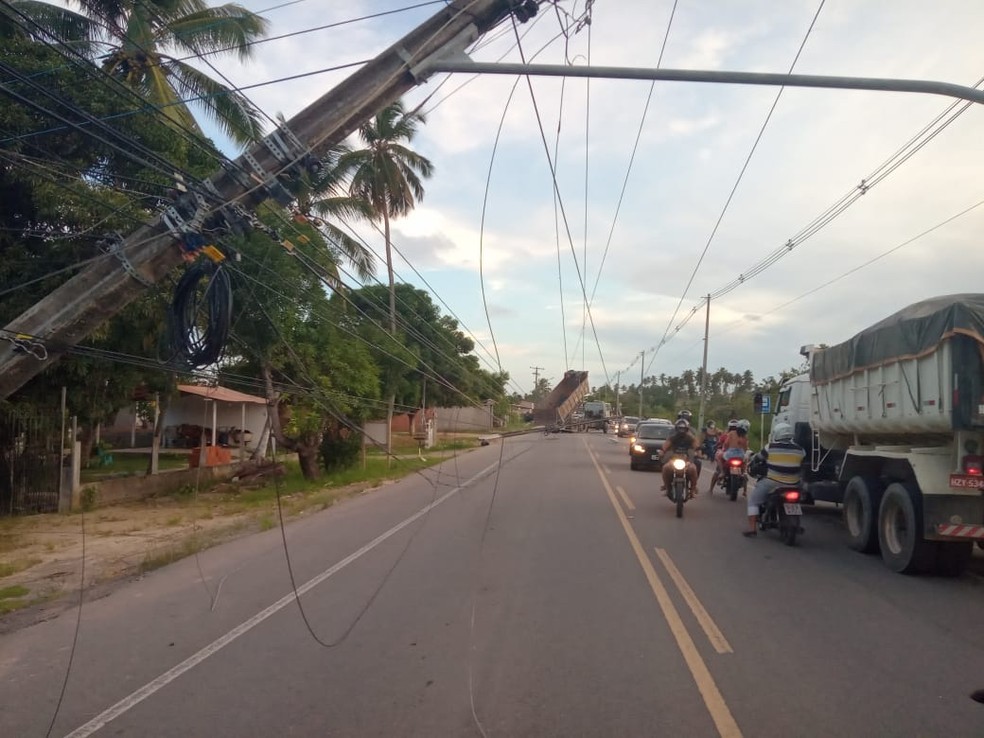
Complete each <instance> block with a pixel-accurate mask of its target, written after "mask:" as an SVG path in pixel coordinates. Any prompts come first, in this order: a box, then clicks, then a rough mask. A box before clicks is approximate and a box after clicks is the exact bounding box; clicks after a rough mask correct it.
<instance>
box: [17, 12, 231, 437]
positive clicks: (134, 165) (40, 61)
mask: <svg viewBox="0 0 984 738" xmlns="http://www.w3.org/2000/svg"><path fill="white" fill-rule="evenodd" d="M0 25H2V24H0ZM0 59H2V60H3V62H4V63H6V64H8V65H10V66H11V67H15V68H16V69H17V70H18V71H19V72H20V73H22V74H23V75H25V76H28V77H31V78H37V77H38V76H40V75H44V79H45V87H46V89H49V90H51V91H52V92H53V93H54V94H56V95H57V97H58V102H52V101H47V102H46V107H48V108H49V109H51V110H52V112H53V113H56V114H58V115H65V114H71V115H72V116H73V117H75V116H76V115H77V111H78V109H83V110H85V111H86V112H87V113H88V114H90V115H92V116H94V117H97V118H113V119H115V121H114V125H115V127H116V129H117V130H118V131H119V132H120V134H121V136H123V137H126V138H132V139H137V140H140V141H141V142H143V143H144V144H145V145H147V146H148V147H151V148H153V149H154V150H156V151H158V152H160V153H161V154H162V155H163V156H165V157H167V158H168V159H169V160H170V161H173V162H174V164H175V167H177V168H181V169H183V170H184V171H188V172H190V173H192V174H193V175H194V176H203V175H205V174H206V173H207V172H208V171H210V170H211V168H212V162H213V161H214V160H213V159H212V158H211V155H210V153H209V152H210V151H211V150H210V148H209V145H208V142H202V145H200V146H189V145H188V142H187V140H186V139H183V138H179V137H176V136H175V135H174V132H173V130H172V129H171V128H170V127H169V126H168V125H167V124H165V123H164V122H163V121H162V120H160V119H159V118H155V117H153V116H143V115H132V114H131V113H133V112H135V111H137V110H139V108H140V106H139V104H138V103H136V102H135V101H133V100H131V99H126V98H125V97H121V96H120V95H119V94H117V92H116V91H114V90H112V89H110V88H108V87H107V86H106V85H105V83H104V82H103V81H101V80H99V79H96V78H95V77H94V76H93V75H91V74H89V73H88V72H87V71H86V70H85V69H84V68H82V67H80V66H77V65H71V64H67V65H66V64H64V58H63V57H62V56H60V55H59V54H58V53H57V52H56V51H55V50H54V49H51V48H50V47H48V46H45V45H42V44H37V43H33V42H31V41H30V40H29V39H25V38H23V37H22V36H21V37H18V36H17V35H10V34H7V35H5V36H2V39H0ZM7 84H8V85H9V86H10V87H11V88H12V89H15V90H18V91H20V92H25V91H27V87H26V86H23V87H22V86H20V84H19V83H17V82H14V81H8V82H7ZM53 123H55V121H54V120H53V119H52V118H49V117H47V116H45V115H42V114H40V113H39V112H38V111H36V110H34V109H32V108H31V107H29V106H25V105H21V104H20V103H19V102H17V101H15V100H7V101H6V103H5V104H4V105H2V106H0V129H2V130H3V131H4V132H5V135H6V136H8V137H9V142H8V143H5V144H4V145H2V146H0V293H2V294H0V325H7V324H8V323H9V322H10V321H11V320H13V319H14V318H16V316H18V315H20V314H21V313H22V312H23V311H24V310H25V309H27V308H29V307H30V306H31V305H33V304H34V303H36V302H37V301H38V300H39V299H41V298H42V297H43V296H44V295H46V294H47V293H49V292H50V291H51V290H53V289H55V288H56V287H58V286H59V285H60V284H62V282H64V281H65V280H66V279H67V278H68V277H69V276H70V274H71V271H72V270H73V267H75V266H77V265H80V264H81V263H82V262H84V261H87V260H89V259H95V258H106V256H105V254H104V253H103V251H102V248H101V247H102V246H105V243H106V239H107V238H112V234H113V233H114V232H126V231H128V230H131V229H132V228H133V226H134V224H135V223H140V222H142V221H144V220H146V218H147V217H149V215H150V214H151V213H152V211H153V210H154V209H155V208H156V207H157V206H159V205H160V204H161V203H162V202H163V201H164V200H165V198H166V193H167V189H168V188H169V187H170V186H172V184H173V182H172V180H171V178H172V176H173V172H172V171H161V170H159V169H154V168H152V167H150V166H148V165H147V164H145V163H142V162H139V161H133V160H131V159H130V158H128V157H126V156H124V155H122V154H121V152H120V151H119V150H118V149H115V148H113V147H111V146H109V145H107V144H106V143H104V142H102V141H100V140H99V139H97V138H96V137H91V136H88V135H85V134H84V133H80V132H79V131H76V130H72V129H63V130H58V129H57V128H56V130H54V131H49V129H51V128H52V125H53ZM39 131H44V135H43V138H40V137H38V135H37V134H38V132H39ZM134 182H139V183H140V184H139V190H140V191H139V192H135V191H134V189H133V188H134ZM169 286H170V283H169V282H168V281H165V282H163V283H161V284H160V285H158V286H156V287H155V288H153V289H152V290H149V291H148V292H147V293H146V294H145V295H144V296H143V297H141V298H140V299H139V300H137V301H135V302H134V303H132V304H131V305H130V306H128V308H127V309H126V310H124V311H122V312H120V313H119V314H118V315H117V316H116V317H114V318H113V319H112V320H110V321H108V322H107V323H106V324H104V325H103V326H100V327H98V328H97V329H96V330H95V331H94V332H93V333H92V334H91V335H90V336H89V339H88V340H87V341H86V342H85V343H86V347H88V348H95V349H102V350H105V351H108V352H113V353H115V354H126V355H127V356H126V357H122V356H116V357H114V359H113V360H110V359H106V358H91V357H79V356H75V355H71V356H67V357H65V358H63V359H62V360H60V361H58V362H57V363H52V366H50V367H49V368H47V369H46V370H45V371H44V372H42V373H41V374H39V375H38V376H36V377H35V378H34V379H33V380H32V381H31V382H29V383H28V384H26V385H25V386H24V387H23V388H22V389H21V390H20V391H19V392H18V393H17V394H16V395H15V396H14V397H13V398H11V402H12V403H13V404H21V405H27V406H33V407H35V408H37V407H46V406H50V405H51V404H52V403H53V402H56V401H57V398H58V397H59V395H60V391H61V388H62V387H65V388H66V389H67V405H68V411H69V413H70V414H72V415H76V416H78V419H79V422H80V429H81V440H82V442H83V447H84V448H85V450H86V452H87V451H88V447H89V444H90V441H91V439H92V437H93V432H94V429H95V426H96V425H97V424H98V423H103V422H106V421H108V420H111V419H112V418H113V417H114V416H115V415H116V413H117V411H118V410H119V409H120V408H121V407H123V406H125V405H128V404H130V403H131V402H132V401H133V397H134V391H135V390H136V389H137V388H138V387H144V388H145V389H147V390H148V391H150V392H153V391H162V392H165V393H166V392H167V391H168V389H169V387H171V386H172V385H173V382H174V380H173V376H172V375H171V374H170V372H169V371H167V370H162V369H156V368H147V367H146V366H135V365H134V363H133V360H132V359H130V357H131V356H133V355H136V356H138V357H144V358H145V359H156V358H157V357H158V355H159V352H158V348H159V340H160V338H161V333H162V326H163V324H164V314H165V311H166V309H167V302H168V300H167V295H168V290H169ZM150 366H151V367H153V366H154V365H153V363H151V364H150Z"/></svg>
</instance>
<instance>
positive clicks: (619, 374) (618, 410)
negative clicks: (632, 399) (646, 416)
mask: <svg viewBox="0 0 984 738" xmlns="http://www.w3.org/2000/svg"><path fill="white" fill-rule="evenodd" d="M621 381H622V370H621V369H619V370H618V372H616V374H615V414H616V415H618V416H621V415H622V410H621V408H622V406H621V405H620V404H619V402H618V390H619V382H621Z"/></svg>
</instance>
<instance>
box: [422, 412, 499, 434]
mask: <svg viewBox="0 0 984 738" xmlns="http://www.w3.org/2000/svg"><path fill="white" fill-rule="evenodd" d="M492 411H493V408H492V407H491V406H489V407H484V408H478V407H437V408H434V417H435V420H436V421H437V431H438V433H482V432H485V431H490V430H492Z"/></svg>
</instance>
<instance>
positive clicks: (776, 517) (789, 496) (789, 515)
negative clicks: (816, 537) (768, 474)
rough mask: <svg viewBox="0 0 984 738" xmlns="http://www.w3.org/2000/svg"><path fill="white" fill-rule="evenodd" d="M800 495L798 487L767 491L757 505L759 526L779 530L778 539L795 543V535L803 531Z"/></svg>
mask: <svg viewBox="0 0 984 738" xmlns="http://www.w3.org/2000/svg"><path fill="white" fill-rule="evenodd" d="M801 499H802V495H801V493H800V491H799V488H798V487H777V488H776V489H774V490H772V491H771V492H770V493H769V496H768V498H767V499H766V501H765V502H763V503H762V504H761V505H759V528H760V529H761V530H763V531H766V530H769V529H770V528H776V529H778V530H779V540H780V541H782V542H783V543H785V544H786V545H787V546H795V545H796V536H798V535H799V534H800V533H802V532H803V528H802V527H801V526H800V519H801V518H802V517H803V508H802V506H801V505H800V500H801Z"/></svg>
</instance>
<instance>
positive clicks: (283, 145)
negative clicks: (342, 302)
mask: <svg viewBox="0 0 984 738" xmlns="http://www.w3.org/2000/svg"><path fill="white" fill-rule="evenodd" d="M537 1H538V0H537ZM536 7H537V2H532V1H531V0H525V1H524V2H522V3H517V2H516V1H515V0H454V2H451V3H450V4H449V5H447V6H446V7H444V8H441V10H440V11H439V12H438V13H436V14H435V15H434V16H433V17H431V18H430V19H429V20H427V21H425V22H424V23H423V24H421V25H420V26H418V27H417V28H415V29H414V30H413V31H411V32H410V33H408V34H407V35H406V36H404V37H403V38H402V39H400V40H399V41H397V42H396V43H395V44H393V45H392V46H391V47H390V48H388V49H387V50H386V51H384V52H382V53H381V54H379V55H378V56H377V57H376V58H375V59H373V60H372V61H370V62H368V63H367V64H366V65H365V66H363V67H362V68H360V69H359V70H358V71H357V72H355V73H354V74H352V75H351V76H350V77H349V78H348V79H346V80H345V81H344V82H342V83H341V84H339V85H338V86H337V87H335V88H334V89H332V90H331V91H330V92H328V93H326V94H325V95H323V96H322V97H321V98H320V99H318V100H317V101H316V102H314V103H312V104H311V105H309V106H308V107H307V108H305V109H304V110H303V111H301V112H300V113H298V114H297V115H296V116H294V117H293V118H291V119H290V120H289V121H287V122H286V124H285V125H283V126H281V127H280V128H278V130H277V131H275V132H273V133H272V134H270V135H269V136H267V138H266V139H264V141H263V142H261V143H259V144H256V145H254V146H253V147H251V148H250V149H249V150H248V151H247V152H246V153H244V154H243V155H242V156H240V157H239V158H238V159H237V160H236V162H235V165H236V166H235V167H230V168H229V169H226V170H224V171H221V172H219V173H217V174H216V175H214V176H213V177H211V178H210V180H209V181H208V183H207V185H208V187H207V189H208V190H209V194H210V195H211V198H210V199H211V202H209V201H208V200H205V199H203V198H201V196H199V197H198V199H197V201H196V202H195V203H194V204H195V207H196V211H195V215H194V217H190V218H188V217H187V216H186V214H183V213H180V212H179V211H178V210H177V209H174V208H170V209H166V211H165V213H164V215H162V216H158V217H157V218H155V219H154V221H153V222H151V223H148V224H146V225H143V226H141V227H140V228H138V229H137V230H136V231H135V232H134V233H132V234H130V235H129V236H128V237H126V238H125V239H123V241H122V242H120V243H118V244H117V245H116V246H115V247H114V249H113V252H114V255H115V258H114V257H113V256H107V257H106V258H105V259H100V260H99V261H97V262H95V263H94V264H91V265H90V266H88V267H86V268H85V269H84V270H82V271H81V272H79V273H78V274H77V275H76V276H75V277H73V278H72V279H70V280H68V281H67V282H66V283H65V284H63V285H62V286H61V287H59V288H58V289H56V290H55V291H54V292H52V293H51V294H50V295H48V296H47V297H45V298H44V299H43V300H41V301H40V302H38V303H37V304H35V305H34V306H33V307H31V308H30V309H29V310H27V311H25V312H24V313H22V314H21V315H19V316H18V317H17V318H15V319H14V320H12V321H11V322H10V323H8V324H7V325H6V326H5V327H4V329H3V333H0V337H3V338H6V340H2V341H0V399H2V398H5V397H8V396H9V395H11V394H12V393H14V392H15V391H17V390H18V389H19V388H20V387H22V386H23V385H24V384H25V383H26V382H27V381H28V380H30V379H31V378H32V377H33V376H34V375H36V374H38V373H39V372H40V371H41V370H43V369H44V368H45V367H47V366H49V365H50V364H51V362H52V361H54V360H56V359H57V358H58V357H59V356H60V355H61V354H62V353H64V352H65V351H66V350H67V348H68V347H70V346H72V345H74V344H76V343H77V342H78V341H80V340H82V339H83V338H85V337H86V336H87V335H89V334H90V333H91V332H92V331H94V330H95V329H96V328H97V327H98V326H99V325H101V324H102V323H103V322H105V321H106V320H108V319H109V318H111V317H112V316H113V315H115V314H116V313H118V312H119V311H120V310H121V309H122V308H123V307H125V306H126V305H127V304H129V303H130V302H132V301H133V300H134V299H136V298H137V297H138V296H139V295H140V294H141V293H142V292H143V291H144V290H146V289H147V287H148V286H150V285H152V284H154V283H155V282H157V281H158V280H160V279H161V278H162V277H163V276H164V275H165V274H167V273H168V272H169V271H170V270H172V269H173V268H175V267H176V266H178V265H179V264H180V263H181V261H182V254H181V251H180V249H179V248H178V246H177V242H178V239H179V234H176V233H175V223H178V224H185V225H191V226H193V225H194V224H195V223H200V222H201V221H202V220H204V218H206V217H208V215H209V214H211V213H213V212H214V211H215V210H217V209H220V207H221V205H222V204H226V203H234V202H240V203H243V204H247V205H255V204H257V203H258V202H260V201H262V200H263V199H266V198H267V197H268V196H269V194H268V193H269V192H272V191H273V189H272V188H276V186H277V182H276V176H277V175H278V174H280V173H282V172H285V171H287V170H290V169H291V168H292V167H295V166H298V165H299V163H300V162H302V161H303V160H304V159H305V158H306V157H309V156H310V154H312V153H313V154H314V155H315V156H317V155H318V154H319V153H323V152H324V151H326V150H327V149H328V148H329V147H331V146H333V145H335V144H337V143H339V142H341V141H342V140H343V139H344V138H345V137H346V136H348V135H349V134H350V133H352V132H353V131H355V130H356V129H357V128H358V126H359V125H360V124H361V123H362V122H364V121H365V120H368V119H369V118H370V117H372V116H373V115H374V114H375V113H376V112H377V111H378V110H380V109H381V108H383V107H385V106H386V105H389V104H390V103H392V102H394V101H395V100H398V99H399V98H400V96H401V95H403V94H404V93H405V92H407V91H408V90H410V89H412V88H413V87H415V86H416V85H418V84H420V83H421V82H422V81H423V80H424V77H423V76H421V75H419V74H418V73H417V67H418V66H419V65H420V64H423V63H428V62H431V61H435V60H437V59H440V58H443V57H444V56H445V55H449V54H454V53H461V52H463V51H464V49H465V47H466V46H467V45H468V44H470V43H471V42H473V41H474V40H476V39H477V38H479V37H480V36H481V35H482V34H484V33H486V32H488V31H489V30H491V29H492V28H493V27H494V26H495V25H496V24H497V23H498V22H499V21H501V20H502V19H504V18H508V17H509V15H510V14H511V13H512V12H514V10H515V11H516V12H517V17H519V18H520V20H528V19H529V17H530V15H532V14H533V13H534V12H535V10H536ZM268 187H269V188H271V189H269V190H268ZM215 201H218V203H219V205H215V204H214V202H215ZM168 210H170V213H168V212H167V211H168ZM15 335H21V336H23V337H25V338H23V339H19V340H18V341H16V342H15V341H14V340H11V339H12V337H13V336H15ZM24 341H30V342H32V343H31V344H30V348H29V349H28V350H25V344H24ZM38 347H40V348H38ZM41 357H45V358H41Z"/></svg>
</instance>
